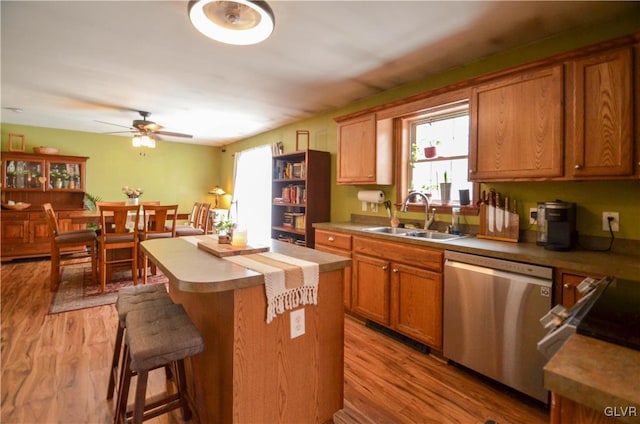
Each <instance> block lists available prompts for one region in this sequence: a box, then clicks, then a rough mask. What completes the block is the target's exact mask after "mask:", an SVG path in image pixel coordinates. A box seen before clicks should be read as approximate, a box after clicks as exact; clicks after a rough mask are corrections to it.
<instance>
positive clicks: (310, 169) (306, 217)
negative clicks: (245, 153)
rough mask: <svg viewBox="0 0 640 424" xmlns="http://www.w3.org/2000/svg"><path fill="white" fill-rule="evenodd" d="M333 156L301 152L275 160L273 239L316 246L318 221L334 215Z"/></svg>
mask: <svg viewBox="0 0 640 424" xmlns="http://www.w3.org/2000/svg"><path fill="white" fill-rule="evenodd" d="M330 183H331V155H330V153H329V152H322V151H319V150H301V151H297V152H294V153H287V154H282V155H277V156H274V157H273V161H272V182H271V194H272V196H271V197H272V206H271V237H272V238H274V239H277V240H282V241H287V242H290V243H294V244H298V245H301V246H307V247H311V248H313V247H314V244H315V243H314V231H313V227H312V224H313V223H314V222H328V221H329V220H330V218H331V217H330V215H331V196H330V193H331V186H330Z"/></svg>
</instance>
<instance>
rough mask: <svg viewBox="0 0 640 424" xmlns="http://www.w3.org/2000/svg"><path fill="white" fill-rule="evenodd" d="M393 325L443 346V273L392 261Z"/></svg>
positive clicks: (394, 327) (420, 339) (412, 335)
mask: <svg viewBox="0 0 640 424" xmlns="http://www.w3.org/2000/svg"><path fill="white" fill-rule="evenodd" d="M391 270H392V272H391V302H390V304H391V327H392V328H393V329H395V330H397V331H398V332H400V333H403V334H405V335H407V336H409V337H411V338H413V339H415V340H418V341H421V342H423V343H426V344H428V345H430V346H432V347H434V348H436V349H438V350H441V349H442V274H441V273H435V272H431V271H426V270H424V269H421V268H416V267H412V266H408V265H402V264H396V263H392V264H391Z"/></svg>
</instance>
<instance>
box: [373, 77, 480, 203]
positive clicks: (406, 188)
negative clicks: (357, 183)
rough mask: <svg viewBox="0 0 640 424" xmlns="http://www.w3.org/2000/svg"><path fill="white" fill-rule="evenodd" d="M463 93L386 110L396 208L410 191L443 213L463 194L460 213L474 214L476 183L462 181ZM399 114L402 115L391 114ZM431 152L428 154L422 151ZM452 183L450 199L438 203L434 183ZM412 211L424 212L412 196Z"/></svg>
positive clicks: (465, 152) (465, 145)
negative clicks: (466, 194) (389, 122)
mask: <svg viewBox="0 0 640 424" xmlns="http://www.w3.org/2000/svg"><path fill="white" fill-rule="evenodd" d="M469 94H470V93H469V90H467V89H461V90H457V91H453V92H445V93H441V94H437V95H434V96H430V97H429V98H426V99H422V100H418V101H416V102H414V103H413V104H406V105H403V106H402V107H399V108H397V109H396V110H392V111H391V112H390V113H388V114H387V115H386V116H383V118H386V117H387V116H389V117H390V118H391V119H393V120H394V125H393V128H394V129H393V131H394V133H395V137H396V140H398V142H397V144H396V158H397V167H396V170H397V173H396V181H397V182H398V183H397V191H396V205H400V204H402V203H403V202H404V200H405V198H406V197H407V195H408V194H409V192H411V191H412V190H415V191H422V192H424V193H425V194H427V193H429V192H430V194H431V198H430V202H429V204H430V206H431V207H434V208H436V209H437V210H438V212H444V213H448V212H450V211H451V207H453V206H459V205H460V199H459V190H462V189H467V190H469V200H470V201H471V204H470V205H468V206H463V207H462V209H461V212H462V214H475V213H477V211H476V210H475V207H474V206H475V202H476V200H477V199H476V197H477V193H478V190H479V184H477V183H472V182H470V181H469V180H468V169H469V132H470V125H469ZM397 112H402V113H397ZM431 146H433V147H435V150H436V152H435V154H434V155H433V156H431V155H428V154H427V153H426V152H425V148H427V147H431ZM445 171H446V173H447V181H448V182H450V183H452V188H451V199H450V202H449V203H443V202H442V199H441V194H440V186H439V185H440V183H443V182H444V173H445ZM408 206H409V210H410V211H412V212H422V211H424V203H423V201H422V198H421V197H419V196H416V197H415V198H414V199H410V202H409V204H408Z"/></svg>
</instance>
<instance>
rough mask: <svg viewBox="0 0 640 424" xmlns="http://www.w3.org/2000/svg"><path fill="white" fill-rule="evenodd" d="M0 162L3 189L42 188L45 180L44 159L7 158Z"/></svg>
mask: <svg viewBox="0 0 640 424" xmlns="http://www.w3.org/2000/svg"><path fill="white" fill-rule="evenodd" d="M2 164H3V167H2V180H3V188H4V189H18V190H25V189H35V190H37V189H40V190H42V187H43V185H44V184H45V182H46V179H45V166H44V165H45V164H44V161H42V160H26V159H11V158H8V159H6V160H5V161H3V163H2Z"/></svg>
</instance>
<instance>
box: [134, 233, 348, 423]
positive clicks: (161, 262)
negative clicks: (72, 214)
mask: <svg viewBox="0 0 640 424" xmlns="http://www.w3.org/2000/svg"><path fill="white" fill-rule="evenodd" d="M202 240H206V241H209V242H215V237H212V236H197V237H177V238H168V239H155V240H146V241H143V242H142V243H141V249H142V251H143V252H144V253H145V254H146V255H147V256H148V257H149V259H150V261H151V262H153V263H154V264H156V266H157V267H158V268H159V269H161V270H162V271H163V272H164V273H165V275H167V277H168V278H169V296H170V297H171V299H172V300H173V302H175V303H179V304H181V305H182V306H183V307H184V309H185V311H186V312H187V314H188V315H189V318H190V319H191V321H192V322H193V323H194V325H195V326H196V328H197V329H198V331H199V332H200V334H201V335H202V337H203V340H204V345H205V347H204V350H203V352H202V353H200V354H198V355H195V356H194V357H192V358H191V361H190V362H191V366H190V367H187V375H188V378H187V381H188V386H189V392H190V393H192V394H193V396H192V397H193V399H194V404H195V410H196V412H197V416H198V422H202V423H238V424H240V423H259V422H264V423H282V424H285V423H298V422H300V423H317V424H320V423H326V422H330V421H331V420H332V419H333V415H334V414H335V413H336V412H337V411H339V410H340V409H342V408H343V387H344V311H343V305H344V299H343V293H344V284H343V274H344V268H345V267H346V266H349V265H350V264H351V259H349V258H345V257H342V256H336V255H332V254H328V253H324V252H319V251H316V250H313V249H308V248H305V247H300V246H295V245H292V244H289V243H284V242H279V241H276V240H272V241H271V242H270V243H269V249H270V251H271V252H275V253H279V254H283V255H286V256H290V257H292V258H296V259H302V260H305V261H309V262H315V263H317V264H318V265H319V271H320V272H319V276H318V277H319V281H318V292H317V304H303V305H299V306H296V307H295V312H296V314H297V316H298V317H299V318H297V319H301V320H303V322H304V325H303V327H302V328H303V330H302V332H301V333H300V334H296V335H295V337H294V334H293V333H292V330H291V329H292V328H293V327H294V326H292V324H291V323H292V320H293V318H292V317H291V314H292V313H293V312H294V311H293V310H285V311H284V312H283V313H278V314H277V316H276V317H275V318H274V319H273V321H271V322H267V320H266V318H267V295H266V290H265V284H264V275H263V274H260V273H257V272H254V271H251V270H249V269H246V268H244V267H242V266H239V265H236V264H234V263H233V262H231V261H228V260H225V259H222V258H219V257H217V256H215V255H213V254H211V253H208V252H207V251H205V250H202V249H200V248H198V246H197V244H198V241H202Z"/></svg>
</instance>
